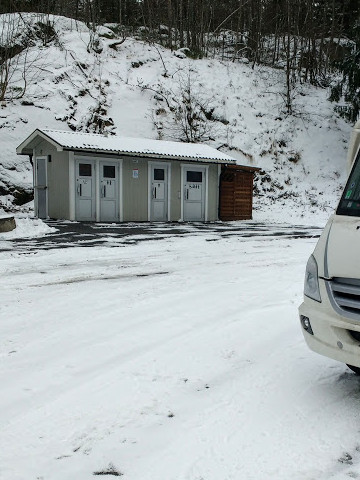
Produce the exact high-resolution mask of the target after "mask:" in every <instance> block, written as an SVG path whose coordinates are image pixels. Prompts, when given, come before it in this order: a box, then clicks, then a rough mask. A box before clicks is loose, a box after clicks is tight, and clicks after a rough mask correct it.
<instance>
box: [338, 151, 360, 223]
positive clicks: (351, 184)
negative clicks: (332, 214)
mask: <svg viewBox="0 0 360 480" xmlns="http://www.w3.org/2000/svg"><path fill="white" fill-rule="evenodd" d="M336 213H337V215H351V216H354V217H360V150H359V152H358V154H357V157H356V160H355V162H354V166H353V168H352V170H351V173H350V176H349V178H348V181H347V183H346V187H345V189H344V191H343V194H342V197H341V200H340V203H339V206H338V209H337V211H336Z"/></svg>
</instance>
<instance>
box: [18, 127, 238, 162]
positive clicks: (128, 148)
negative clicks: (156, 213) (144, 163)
mask: <svg viewBox="0 0 360 480" xmlns="http://www.w3.org/2000/svg"><path fill="white" fill-rule="evenodd" d="M38 137H40V138H42V139H46V140H48V141H50V143H52V144H53V145H54V146H55V147H56V148H57V150H60V151H61V150H74V151H85V152H94V153H106V152H109V153H112V154H114V153H116V154H119V155H132V156H144V157H158V158H159V157H164V158H174V159H187V160H189V161H198V162H201V161H206V162H213V163H227V164H235V163H236V160H235V159H234V158H233V157H230V156H229V155H226V154H225V153H222V152H219V151H218V150H216V149H215V148H212V147H209V146H208V145H204V144H200V143H182V142H169V141H163V140H152V139H147V138H130V137H120V136H115V135H109V136H106V135H99V134H95V133H83V132H68V131H62V130H51V129H37V130H35V131H34V132H33V133H32V134H31V135H30V136H29V137H28V138H27V139H26V140H24V142H22V143H21V144H20V145H19V147H18V148H17V149H16V151H17V153H18V154H20V155H24V154H29V153H32V148H34V146H35V145H36V143H38Z"/></svg>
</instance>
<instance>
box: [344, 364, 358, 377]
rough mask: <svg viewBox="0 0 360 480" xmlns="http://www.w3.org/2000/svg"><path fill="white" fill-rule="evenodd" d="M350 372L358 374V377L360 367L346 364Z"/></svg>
mask: <svg viewBox="0 0 360 480" xmlns="http://www.w3.org/2000/svg"><path fill="white" fill-rule="evenodd" d="M346 365H347V366H348V367H349V368H350V370H352V371H353V372H355V373H356V375H360V367H354V365H349V364H348V363H347V364H346Z"/></svg>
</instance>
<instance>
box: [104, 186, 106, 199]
mask: <svg viewBox="0 0 360 480" xmlns="http://www.w3.org/2000/svg"><path fill="white" fill-rule="evenodd" d="M104 198H106V185H104Z"/></svg>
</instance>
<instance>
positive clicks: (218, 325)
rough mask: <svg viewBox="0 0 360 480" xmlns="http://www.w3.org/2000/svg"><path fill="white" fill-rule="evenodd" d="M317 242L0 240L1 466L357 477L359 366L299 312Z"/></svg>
mask: <svg viewBox="0 0 360 480" xmlns="http://www.w3.org/2000/svg"><path fill="white" fill-rule="evenodd" d="M34 228H35V227H34ZM39 228H40V227H39ZM35 230H36V228H35ZM33 233H34V232H33ZM1 235H2V238H1V240H2V241H3V242H5V241H11V240H10V237H7V236H8V235H9V234H1ZM7 238H8V240H7ZM315 242H316V239H315V238H282V237H279V236H278V237H276V236H273V237H272V236H270V237H269V236H265V235H264V236H260V237H259V236H257V237H254V238H244V237H240V236H236V235H235V236H234V235H232V236H229V237H224V236H221V235H220V234H218V233H216V232H215V231H211V229H207V230H204V232H203V234H199V232H198V233H197V235H188V236H186V237H173V236H172V237H170V236H169V238H165V239H162V240H158V241H143V242H140V243H138V244H133V245H131V244H119V243H116V242H115V241H112V239H111V238H109V243H108V246H106V247H101V248H99V247H96V248H95V247H94V248H88V247H82V248H80V247H73V248H67V249H58V250H56V249H55V250H48V251H45V250H42V251H40V250H39V251H31V252H17V251H9V252H3V253H1V254H0V260H1V262H0V272H1V274H0V291H1V301H0V318H1V322H0V357H1V362H0V382H1V385H2V387H1V396H0V452H1V454H0V478H1V479H2V480H24V479H25V478H26V479H29V480H39V479H42V480H64V479H75V478H76V479H78V480H85V479H86V480H88V479H89V478H92V476H93V475H95V474H97V475H100V474H103V475H105V474H106V475H109V476H112V475H114V476H115V475H120V474H123V476H124V478H126V479H129V480H164V479H167V480H219V479H223V480H252V479H253V480H274V479H276V480H289V479H293V480H329V479H337V480H340V479H341V480H345V479H348V478H359V477H360V443H359V441H358V440H357V439H358V433H359V413H358V404H359V391H360V380H359V379H358V378H357V377H356V375H354V374H352V373H351V372H350V371H349V370H347V368H346V367H345V366H344V365H341V364H338V363H336V362H334V361H332V360H329V359H326V358H322V357H320V356H318V355H316V354H314V353H312V352H310V351H309V350H308V349H307V347H306V345H305V342H304V340H303V337H302V332H301V329H300V326H299V322H298V314H297V306H298V304H299V303H300V302H301V299H302V284H303V274H304V266H305V263H306V260H307V258H308V256H309V254H310V253H311V251H312V249H313V247H314V245H315Z"/></svg>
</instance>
